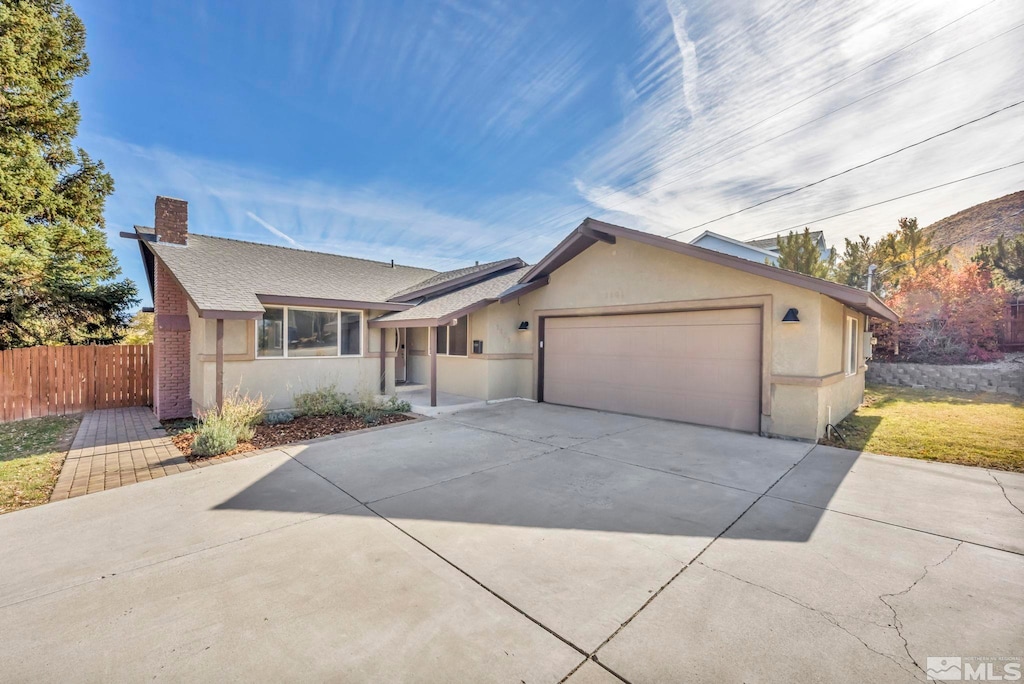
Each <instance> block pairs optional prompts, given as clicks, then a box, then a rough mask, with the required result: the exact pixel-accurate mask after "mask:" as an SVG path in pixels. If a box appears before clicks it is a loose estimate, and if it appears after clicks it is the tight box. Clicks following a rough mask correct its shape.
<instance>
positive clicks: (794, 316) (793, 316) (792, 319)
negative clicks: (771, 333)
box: [782, 309, 800, 323]
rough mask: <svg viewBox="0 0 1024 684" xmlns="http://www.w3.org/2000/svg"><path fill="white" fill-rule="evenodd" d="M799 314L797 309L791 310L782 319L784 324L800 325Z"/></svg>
mask: <svg viewBox="0 0 1024 684" xmlns="http://www.w3.org/2000/svg"><path fill="white" fill-rule="evenodd" d="M799 313H800V312H799V311H797V310H796V309H790V310H789V311H787V312H786V315H785V316H783V317H782V322H783V323H799V322H800V317H799V316H798V314H799Z"/></svg>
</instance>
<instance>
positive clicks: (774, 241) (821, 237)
mask: <svg viewBox="0 0 1024 684" xmlns="http://www.w3.org/2000/svg"><path fill="white" fill-rule="evenodd" d="M811 240H813V241H814V243H815V244H817V245H821V246H822V247H824V246H825V233H824V232H822V231H820V230H812V231H811ZM743 244H745V245H750V246H752V247H759V248H761V249H767V250H770V251H772V252H777V251H779V236H778V235H776V236H775V237H770V238H761V239H760V240H747V241H746V242H744V243H743Z"/></svg>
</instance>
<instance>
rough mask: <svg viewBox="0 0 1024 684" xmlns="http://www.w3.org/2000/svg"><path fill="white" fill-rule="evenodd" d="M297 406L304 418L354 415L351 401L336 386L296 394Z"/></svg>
mask: <svg viewBox="0 0 1024 684" xmlns="http://www.w3.org/2000/svg"><path fill="white" fill-rule="evenodd" d="M295 406H296V408H298V409H299V413H301V414H302V415H304V416H347V415H352V414H353V413H354V411H353V406H352V402H351V400H350V399H349V398H348V397H347V396H346V395H344V394H342V393H341V392H339V391H338V390H337V388H335V386H334V385H327V386H324V387H318V388H316V389H314V390H312V391H310V392H303V393H301V394H296V395H295Z"/></svg>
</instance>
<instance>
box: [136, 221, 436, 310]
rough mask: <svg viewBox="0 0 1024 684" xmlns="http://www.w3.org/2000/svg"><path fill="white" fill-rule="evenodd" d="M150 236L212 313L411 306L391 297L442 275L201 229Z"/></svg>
mask: <svg viewBox="0 0 1024 684" xmlns="http://www.w3.org/2000/svg"><path fill="white" fill-rule="evenodd" d="M137 232H139V231H137ZM142 234H144V232H140V235H142ZM143 242H144V244H145V245H146V247H148V248H149V249H150V250H152V252H153V253H154V254H156V256H157V257H158V258H159V259H160V260H161V261H162V262H163V263H164V264H165V265H166V266H167V268H168V269H170V271H171V273H172V274H173V275H174V277H175V278H176V279H177V280H178V283H179V284H180V285H181V287H182V288H183V289H184V290H185V293H186V294H187V295H188V297H189V299H191V300H192V303H193V305H194V306H195V307H196V308H197V309H198V310H199V312H200V316H203V317H207V318H209V317H220V318H259V317H260V316H262V314H263V311H264V308H263V304H264V303H267V304H289V303H290V304H296V305H300V304H306V305H313V304H314V303H315V302H314V301H310V300H316V301H318V302H320V303H322V305H324V306H341V307H344V306H351V307H353V308H378V309H385V310H399V309H405V308H408V307H409V306H410V305H408V304H400V303H388V300H389V299H390V298H391V297H392V296H393V295H394V294H395V293H396V292H402V291H405V290H407V289H409V288H410V287H412V286H414V285H416V284H417V283H421V282H423V281H424V280H426V279H428V278H431V277H433V276H436V275H438V273H437V271H434V270H431V269H427V268H415V267H412V266H399V265H394V266H392V265H391V264H390V263H386V262H381V261H370V260H368V259H357V258H354V257H346V256H340V255H337V254H325V253H322V252H310V251H306V250H301V249H293V248H291V247H277V246H274V245H264V244H259V243H255V242H243V241H241V240H230V239H227V238H219V237H212V236H209V235H197V234H194V233H193V234H190V235H189V236H188V244H187V245H178V244H173V243H168V242H152V241H148V240H147V241H143ZM215 314H221V315H220V316H216V315H215Z"/></svg>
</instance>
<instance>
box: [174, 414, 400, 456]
mask: <svg viewBox="0 0 1024 684" xmlns="http://www.w3.org/2000/svg"><path fill="white" fill-rule="evenodd" d="M406 420H413V419H412V418H411V417H410V416H407V415H405V414H403V413H393V414H386V415H383V416H381V417H380V418H379V419H378V420H377V421H376V422H375V423H372V424H371V423H367V422H366V421H365V420H363V419H362V418H356V417H354V416H299V417H298V418H296V419H294V420H290V421H288V422H287V423H280V424H278V425H257V426H256V428H255V434H254V435H253V437H252V441H249V442H239V443H238V446H237V447H235V448H234V449H232V450H231V451H229V452H227V453H224V454H218V455H217V456H193V455H192V441H193V440H194V439H195V437H196V436H195V434H193V433H191V432H179V433H173V432H171V430H173V426H168V427H169V430H168V432H169V433H170V437H171V441H172V442H174V446H176V447H178V451H180V452H181V453H182V454H184V455H185V457H186V458H188V460H189V461H200V460H203V459H207V458H219V457H221V456H233V455H235V454H241V453H245V452H246V451H257V450H259V449H269V448H271V447H276V446H281V445H283V444H291V443H292V442H301V441H304V440H307V439H316V438H317V437H326V436H327V435H336V434H338V433H340V432H350V431H352V430H362V429H364V428H368V427H376V426H378V425H390V424H392V423H401V422H403V421H406Z"/></svg>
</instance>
